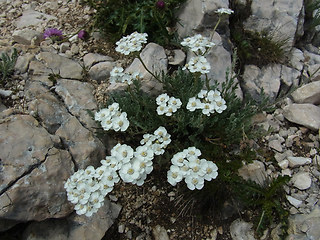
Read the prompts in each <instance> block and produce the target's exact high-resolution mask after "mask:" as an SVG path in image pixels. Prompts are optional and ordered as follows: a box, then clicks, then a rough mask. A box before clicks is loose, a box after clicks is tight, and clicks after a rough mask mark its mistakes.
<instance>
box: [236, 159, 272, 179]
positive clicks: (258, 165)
mask: <svg viewBox="0 0 320 240" xmlns="http://www.w3.org/2000/svg"><path fill="white" fill-rule="evenodd" d="M238 174H239V175H240V176H241V177H242V178H243V179H244V180H251V181H254V182H256V183H257V184H260V185H263V184H264V183H265V181H266V177H267V173H266V170H265V166H264V164H263V163H262V162H260V161H257V160H254V161H253V163H250V164H247V165H244V166H242V167H241V168H240V169H239V170H238Z"/></svg>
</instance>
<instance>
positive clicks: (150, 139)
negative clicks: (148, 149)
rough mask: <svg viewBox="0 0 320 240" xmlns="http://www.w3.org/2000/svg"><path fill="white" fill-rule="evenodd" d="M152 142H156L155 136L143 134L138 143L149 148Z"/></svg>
mask: <svg viewBox="0 0 320 240" xmlns="http://www.w3.org/2000/svg"><path fill="white" fill-rule="evenodd" d="M154 140H156V136H154V135H153V134H149V133H147V134H143V139H142V140H141V141H140V144H141V145H147V146H150V145H151V144H152V142H153V141H154Z"/></svg>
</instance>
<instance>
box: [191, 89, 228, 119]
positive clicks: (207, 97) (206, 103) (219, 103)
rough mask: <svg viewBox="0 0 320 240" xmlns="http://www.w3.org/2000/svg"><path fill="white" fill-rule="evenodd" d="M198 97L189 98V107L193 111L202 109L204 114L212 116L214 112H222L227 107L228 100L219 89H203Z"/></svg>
mask: <svg viewBox="0 0 320 240" xmlns="http://www.w3.org/2000/svg"><path fill="white" fill-rule="evenodd" d="M197 97H198V98H196V97H192V98H189V101H188V104H187V109H188V110H189V111H191V112H193V111H195V110H197V109H201V110H202V113H203V114H205V115H207V116H210V114H213V113H214V112H217V113H222V112H223V111H224V110H226V109H227V105H226V101H225V100H224V99H223V98H222V97H221V93H220V92H219V91H218V90H210V91H207V90H201V91H200V92H199V93H198V96H197Z"/></svg>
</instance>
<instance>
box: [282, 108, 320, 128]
mask: <svg viewBox="0 0 320 240" xmlns="http://www.w3.org/2000/svg"><path fill="white" fill-rule="evenodd" d="M283 110H284V112H283V115H284V117H285V118H286V119H287V120H288V121H290V122H293V123H297V124H299V125H302V126H305V127H307V128H309V129H311V130H314V131H318V130H319V128H320V108H319V107H317V106H315V105H313V104H310V103H304V104H291V105H288V106H286V107H284V109H283Z"/></svg>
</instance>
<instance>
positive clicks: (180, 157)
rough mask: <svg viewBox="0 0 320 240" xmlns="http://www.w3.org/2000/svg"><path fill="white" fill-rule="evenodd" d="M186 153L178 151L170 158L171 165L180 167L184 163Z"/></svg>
mask: <svg viewBox="0 0 320 240" xmlns="http://www.w3.org/2000/svg"><path fill="white" fill-rule="evenodd" d="M186 157H187V154H186V153H185V152H178V153H176V154H175V155H173V157H172V158H171V163H172V164H173V165H176V166H179V167H182V166H183V165H184V161H186V159H185V158H186Z"/></svg>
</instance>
